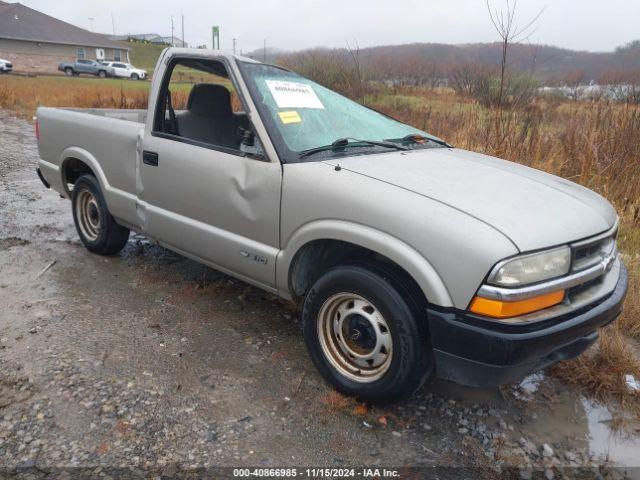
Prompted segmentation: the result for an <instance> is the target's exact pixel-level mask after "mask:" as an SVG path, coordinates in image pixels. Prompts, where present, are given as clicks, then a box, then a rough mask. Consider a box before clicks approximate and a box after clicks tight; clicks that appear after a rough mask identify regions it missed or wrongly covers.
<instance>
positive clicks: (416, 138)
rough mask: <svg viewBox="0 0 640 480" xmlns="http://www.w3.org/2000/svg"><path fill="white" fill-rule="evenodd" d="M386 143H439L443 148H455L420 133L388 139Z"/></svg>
mask: <svg viewBox="0 0 640 480" xmlns="http://www.w3.org/2000/svg"><path fill="white" fill-rule="evenodd" d="M385 142H395V143H419V144H424V143H426V142H433V143H437V144H438V145H442V146H443V147H447V148H453V147H452V146H451V145H449V144H448V143H447V142H445V141H444V140H440V139H438V138H433V137H425V136H424V135H420V134H418V133H410V134H409V135H405V136H404V137H402V138H387V139H385Z"/></svg>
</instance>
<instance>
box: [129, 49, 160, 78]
mask: <svg viewBox="0 0 640 480" xmlns="http://www.w3.org/2000/svg"><path fill="white" fill-rule="evenodd" d="M129 47H130V48H131V50H130V51H129V56H130V60H131V64H132V65H135V66H136V67H138V68H143V69H145V70H147V71H148V72H149V73H150V74H151V73H152V72H153V69H154V68H155V66H156V62H157V61H158V57H159V56H160V54H161V53H162V50H164V49H165V48H166V47H165V46H164V45H152V44H148V43H138V42H131V43H129Z"/></svg>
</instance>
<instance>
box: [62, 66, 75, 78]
mask: <svg viewBox="0 0 640 480" xmlns="http://www.w3.org/2000/svg"><path fill="white" fill-rule="evenodd" d="M64 74H65V75H66V76H67V77H72V76H73V75H74V72H73V68H71V67H67V68H65V69H64Z"/></svg>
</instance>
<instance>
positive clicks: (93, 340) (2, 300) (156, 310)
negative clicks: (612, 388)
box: [0, 111, 640, 477]
mask: <svg viewBox="0 0 640 480" xmlns="http://www.w3.org/2000/svg"><path fill="white" fill-rule="evenodd" d="M0 151H1V152H2V156H1V159H0V272H1V274H0V337H1V338H0V342H1V343H0V462H1V464H0V467H4V468H13V467H16V466H23V467H33V466H35V467H37V468H38V469H39V470H38V471H46V470H47V469H51V468H55V467H90V468H94V467H96V466H104V467H137V468H140V469H143V470H148V469H160V470H165V472H168V473H172V472H175V470H176V469H182V468H190V467H191V468H197V467H209V466H240V465H242V466H258V467H282V466H317V467H318V466H336V467H339V466H347V465H358V466H376V465H381V466H396V467H397V466H403V465H410V466H420V465H429V466H432V465H438V466H451V465H454V466H460V465H463V466H464V465H476V466H483V465H495V464H496V462H498V463H499V462H502V464H503V465H518V466H527V465H534V466H538V467H542V468H544V467H547V468H548V472H550V471H551V470H549V469H550V468H552V467H553V468H556V470H555V473H556V475H561V474H562V471H561V470H557V468H558V467H566V466H577V465H587V464H590V462H592V461H595V462H596V463H598V461H599V458H598V455H599V454H601V453H603V452H604V451H605V450H606V449H607V448H609V447H610V446H611V445H612V444H613V443H612V442H614V440H615V439H614V440H611V439H608V440H607V439H605V440H604V443H602V442H603V441H602V439H600V440H598V438H593V439H591V441H590V440H589V438H588V437H589V434H590V433H591V435H595V433H594V426H593V425H598V420H599V419H600V417H598V415H606V411H604V412H603V411H602V410H601V409H597V408H594V407H592V406H591V405H590V404H589V403H588V402H586V401H585V400H583V399H581V398H580V396H579V395H578V394H577V393H576V392H574V391H571V390H567V389H566V388H564V387H563V386H561V385H558V384H557V383H555V382H553V381H551V380H549V379H546V378H545V377H543V376H537V377H535V376H534V377H533V378H531V379H530V382H529V383H527V384H525V385H523V386H522V387H513V388H507V389H504V390H503V391H502V392H500V391H498V390H497V389H496V390H487V391H478V390H468V389H463V388H459V387H454V386H452V385H448V384H444V383H439V382H436V383H434V382H431V383H429V384H428V385H427V386H426V387H425V389H423V391H421V392H419V394H417V395H416V396H415V397H414V398H413V399H411V400H410V401H408V402H404V403H401V404H398V405H395V406H393V407H388V408H384V409H382V408H373V409H372V408H367V407H364V406H360V407H358V406H357V404H356V403H355V402H353V401H351V400H348V399H344V398H341V397H340V396H338V395H336V394H334V393H333V392H332V390H331V389H330V388H329V387H328V386H326V384H325V383H324V382H323V381H322V379H321V378H320V377H319V375H318V374H317V373H316V371H315V370H314V368H313V365H312V364H311V362H310V360H309V358H308V357H307V354H306V351H305V349H304V345H303V343H302V341H301V336H300V332H299V325H298V323H297V321H296V318H297V316H296V313H295V311H293V310H292V309H291V308H290V307H288V306H287V305H285V304H283V303H281V302H280V301H279V300H278V299H276V298H275V297H273V296H271V295H269V294H266V293H263V292H261V291H259V290H257V289H255V288H252V287H249V286H247V285H245V284H243V283H241V282H239V281H235V280H232V279H230V278H229V277H227V276H225V275H223V274H221V273H218V272H216V271H214V270H211V269H209V268H206V267H204V266H201V265H199V264H197V263H195V262H193V261H190V260H187V259H185V258H184V257H181V256H179V255H177V254H174V253H171V252H169V251H167V250H165V249H163V248H161V247H158V246H154V245H152V244H150V243H149V242H148V241H146V240H145V239H144V238H143V237H132V238H131V239H130V241H129V244H128V246H127V247H126V248H125V250H124V251H123V252H122V254H120V255H119V256H115V257H99V256H96V255H93V254H91V253H90V252H88V251H87V250H85V249H84V248H83V247H82V246H81V245H80V243H79V240H78V238H77V236H76V233H75V230H74V228H73V222H72V218H71V212H70V206H69V203H68V201H66V200H62V199H60V198H59V197H58V196H57V195H56V194H55V193H54V192H52V191H47V190H45V189H44V187H43V186H42V184H41V183H40V182H39V180H38V179H37V177H36V175H35V173H34V168H35V164H36V161H37V149H36V146H35V139H34V137H33V134H32V128H31V126H30V125H29V124H28V123H26V122H24V121H21V120H15V119H12V118H10V117H9V116H8V115H7V114H6V113H4V112H2V111H0ZM47 267H48V268H47ZM530 386H533V387H535V388H529V387H530ZM529 391H530V392H529ZM528 392H529V393H528ZM594 412H595V415H596V417H595V421H594V419H593V418H592V417H593V415H594ZM594 422H595V423H594ZM605 430H606V429H605ZM605 434H606V431H605ZM599 441H600V442H601V443H602V445H600V444H599V443H598V442H599ZM544 444H547V445H546V447H545V445H544ZM639 450H640V446H639V444H637V443H634V442H633V441H630V442H627V443H622V444H621V446H618V447H616V448H614V449H613V450H612V452H613V454H612V456H613V458H614V460H617V461H619V462H622V463H626V464H633V465H640V455H636V454H637V451H639ZM634 452H635V453H634ZM634 458H635V462H636V463H633V462H634ZM564 472H565V474H567V473H566V472H567V471H566V470H565V471H564ZM568 472H571V470H568ZM523 475H524V476H525V477H526V475H527V474H526V472H524V473H523Z"/></svg>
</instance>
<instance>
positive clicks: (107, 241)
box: [71, 175, 129, 255]
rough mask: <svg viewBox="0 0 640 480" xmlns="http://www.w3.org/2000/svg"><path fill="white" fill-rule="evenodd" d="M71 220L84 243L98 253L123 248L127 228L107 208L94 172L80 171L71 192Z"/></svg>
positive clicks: (113, 251)
mask: <svg viewBox="0 0 640 480" xmlns="http://www.w3.org/2000/svg"><path fill="white" fill-rule="evenodd" d="M71 205H72V210H73V222H74V223H75V225H76V230H77V231H78V235H79V236H80V240H81V241H82V243H83V245H84V246H85V247H87V249H89V250H90V251H92V252H94V253H98V254H100V255H113V254H115V253H118V252H119V251H120V250H122V249H123V248H124V246H125V245H126V244H127V240H128V239H129V229H128V228H125V227H123V226H121V225H118V224H117V223H116V221H115V219H114V218H113V216H112V215H111V214H110V213H109V210H108V209H107V203H106V202H105V200H104V196H103V195H102V191H101V189H100V184H99V183H98V180H96V178H95V177H94V176H93V175H82V176H81V177H80V178H78V180H77V181H76V183H75V185H74V187H73V191H72V192H71Z"/></svg>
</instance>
